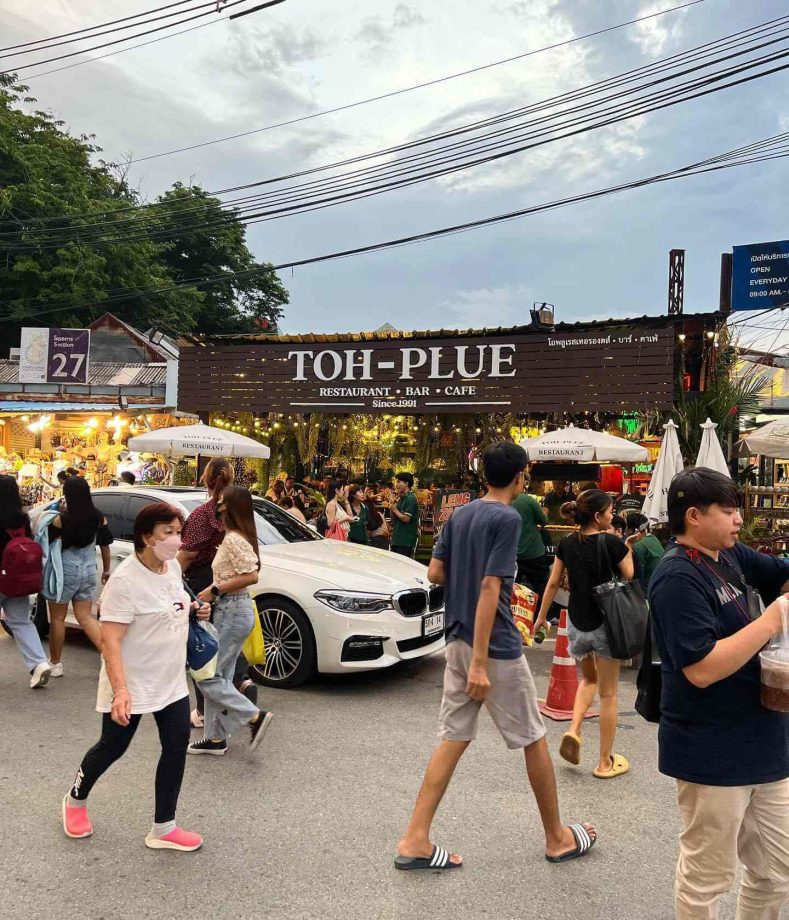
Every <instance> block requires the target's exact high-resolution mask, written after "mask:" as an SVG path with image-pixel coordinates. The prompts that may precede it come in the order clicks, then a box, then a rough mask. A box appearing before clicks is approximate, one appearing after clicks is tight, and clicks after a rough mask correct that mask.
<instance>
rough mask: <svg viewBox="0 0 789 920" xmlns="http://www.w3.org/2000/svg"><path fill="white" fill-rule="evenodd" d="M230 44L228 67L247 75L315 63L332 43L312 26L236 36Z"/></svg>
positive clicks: (237, 34) (261, 30) (263, 30)
mask: <svg viewBox="0 0 789 920" xmlns="http://www.w3.org/2000/svg"><path fill="white" fill-rule="evenodd" d="M229 45H230V49H229V50H230V53H229V56H228V58H227V60H226V65H225V66H226V67H228V68H229V69H230V70H233V71H235V72H236V73H238V74H239V75H241V76H247V75H248V74H249V73H250V72H253V73H255V72H260V71H265V72H266V73H268V74H280V73H282V71H283V70H285V69H287V68H289V67H293V66H294V65H296V64H301V63H304V62H306V61H313V60H316V59H317V58H319V57H321V56H322V55H323V54H324V53H325V52H326V50H327V48H328V45H329V41H328V39H327V38H326V37H325V36H322V35H320V34H319V33H318V32H316V31H315V30H314V29H311V28H309V27H306V28H302V29H292V28H287V27H285V26H275V27H273V28H270V29H262V28H255V29H251V30H249V31H241V32H237V33H233V34H232V36H231V38H230V41H229Z"/></svg>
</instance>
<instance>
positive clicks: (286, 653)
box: [256, 607, 304, 682]
mask: <svg viewBox="0 0 789 920" xmlns="http://www.w3.org/2000/svg"><path fill="white" fill-rule="evenodd" d="M259 614H260V626H261V629H262V630H263V639H264V640H265V643H266V661H265V664H262V665H259V666H257V668H256V670H257V671H258V672H259V673H260V674H261V676H262V677H265V678H267V679H268V680H270V681H275V682H279V681H283V680H286V679H287V678H289V677H291V676H292V675H293V674H294V673H295V671H296V669H297V668H298V666H299V664H300V662H301V659H302V656H303V654H304V643H303V641H302V636H301V630H300V629H299V625H298V623H296V621H295V620H294V619H293V617H291V615H290V614H289V613H288V611H287V610H282V609H281V608H279V607H261V608H260V611H259Z"/></svg>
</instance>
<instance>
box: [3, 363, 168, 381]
mask: <svg viewBox="0 0 789 920" xmlns="http://www.w3.org/2000/svg"><path fill="white" fill-rule="evenodd" d="M166 382H167V365H166V364H114V363H110V362H107V361H93V362H91V364H90V367H89V368H88V385H89V386H104V387H163V386H164V385H165V384H166ZM0 383H19V362H18V361H8V360H0ZM72 385H73V384H72ZM26 386H35V384H26Z"/></svg>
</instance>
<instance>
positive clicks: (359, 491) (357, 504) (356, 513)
mask: <svg viewBox="0 0 789 920" xmlns="http://www.w3.org/2000/svg"><path fill="white" fill-rule="evenodd" d="M364 498H365V492H364V486H360V485H359V483H356V482H355V483H352V484H351V486H350V507H351V512H352V514H353V521H352V522H351V527H350V529H349V531H348V540H349V541H350V542H351V543H361V544H362V545H363V546H367V545H368V544H369V542H370V541H369V539H368V537H367V514H368V512H367V505H365V503H364Z"/></svg>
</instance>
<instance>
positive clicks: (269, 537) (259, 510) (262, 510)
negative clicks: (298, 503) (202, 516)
mask: <svg viewBox="0 0 789 920" xmlns="http://www.w3.org/2000/svg"><path fill="white" fill-rule="evenodd" d="M178 501H179V503H180V504H182V505H183V506H184V508H186V510H187V511H188V512H189V513H190V514H191V513H192V512H193V511H194V510H195V508H197V507H199V506H200V505H202V504H203V503H204V501H203V500H201V499H196V498H181V497H180V496H179V498H178ZM252 504H253V506H254V508H255V528H256V529H257V532H258V539H259V540H260V542H261V543H262V544H263V546H275V545H277V544H280V543H305V542H307V541H308V540H320V539H321V538H320V537H319V536H318V534H317V533H315V531H314V530H310V528H309V527H307V526H306V525H305V524H302V523H301V521H297V520H296V518H295V517H293V515H292V514H288V513H287V511H283V510H282V509H281V508H277V507H276V505H272V504H271V503H270V502H267V501H263V500H262V499H259V498H256V499H254V500H253V503H252Z"/></svg>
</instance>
